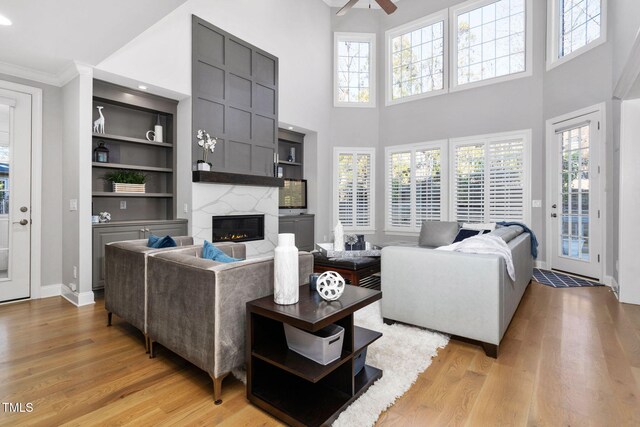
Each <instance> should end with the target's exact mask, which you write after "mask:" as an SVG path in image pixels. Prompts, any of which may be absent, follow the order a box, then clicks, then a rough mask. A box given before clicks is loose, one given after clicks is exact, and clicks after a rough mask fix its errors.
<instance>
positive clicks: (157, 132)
mask: <svg viewBox="0 0 640 427" xmlns="http://www.w3.org/2000/svg"><path fill="white" fill-rule="evenodd" d="M153 132H154V133H155V135H156V142H164V141H163V140H162V137H163V135H162V125H161V124H160V114H158V119H157V120H156V125H155V126H154V127H153Z"/></svg>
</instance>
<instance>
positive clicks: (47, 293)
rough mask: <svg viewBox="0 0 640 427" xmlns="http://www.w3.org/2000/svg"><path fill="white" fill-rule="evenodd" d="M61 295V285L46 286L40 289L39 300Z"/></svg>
mask: <svg viewBox="0 0 640 427" xmlns="http://www.w3.org/2000/svg"><path fill="white" fill-rule="evenodd" d="M60 295H62V285H61V284H59V285H46V286H41V287H40V297H39V298H40V299H42V298H51V297H59V296H60Z"/></svg>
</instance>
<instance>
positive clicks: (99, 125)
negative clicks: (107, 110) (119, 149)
mask: <svg viewBox="0 0 640 427" xmlns="http://www.w3.org/2000/svg"><path fill="white" fill-rule="evenodd" d="M96 108H97V109H98V114H100V117H98V119H97V120H96V121H95V122H93V133H104V116H103V115H102V109H103V108H104V107H103V106H101V105H98V106H97V107H96Z"/></svg>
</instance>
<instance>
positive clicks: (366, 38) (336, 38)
mask: <svg viewBox="0 0 640 427" xmlns="http://www.w3.org/2000/svg"><path fill="white" fill-rule="evenodd" d="M341 41H356V42H368V43H369V102H341V101H339V100H338V42H341ZM376 71H377V63H376V34H375V33H342V32H335V33H333V106H334V107H355V108H375V107H376V88H377V86H378V82H377V79H376Z"/></svg>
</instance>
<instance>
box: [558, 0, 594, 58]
mask: <svg viewBox="0 0 640 427" xmlns="http://www.w3.org/2000/svg"><path fill="white" fill-rule="evenodd" d="M547 10H548V25H547V27H548V29H549V32H548V34H547V39H548V40H547V69H549V68H553V67H554V66H556V65H559V64H561V63H563V62H565V61H566V60H568V59H571V58H573V57H575V56H577V55H580V54H581V53H584V52H586V51H588V50H590V49H591V48H593V47H596V46H598V45H600V44H602V43H604V42H605V41H606V0H548V6H547Z"/></svg>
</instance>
